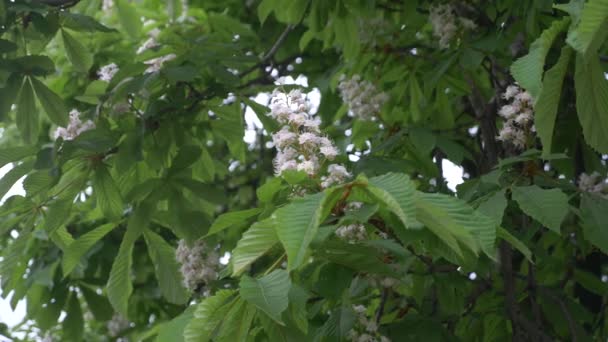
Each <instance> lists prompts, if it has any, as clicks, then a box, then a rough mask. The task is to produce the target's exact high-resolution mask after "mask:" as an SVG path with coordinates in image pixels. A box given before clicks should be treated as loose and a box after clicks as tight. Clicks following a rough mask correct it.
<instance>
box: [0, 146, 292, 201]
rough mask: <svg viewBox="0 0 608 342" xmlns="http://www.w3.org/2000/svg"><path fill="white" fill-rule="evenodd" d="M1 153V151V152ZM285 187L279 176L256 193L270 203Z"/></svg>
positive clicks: (269, 180) (260, 198) (267, 182)
mask: <svg viewBox="0 0 608 342" xmlns="http://www.w3.org/2000/svg"><path fill="white" fill-rule="evenodd" d="M0 153H1V152H0ZM282 187H283V181H282V180H281V178H279V177H273V178H270V179H268V180H267V181H266V183H264V185H262V186H261V187H259V188H258V189H257V190H256V194H257V195H258V199H259V200H260V202H262V203H270V202H272V200H273V198H274V196H275V195H276V193H277V192H279V190H281V188H282Z"/></svg>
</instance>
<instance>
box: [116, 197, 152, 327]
mask: <svg viewBox="0 0 608 342" xmlns="http://www.w3.org/2000/svg"><path fill="white" fill-rule="evenodd" d="M148 210H149V208H147V206H141V205H140V207H138V208H137V209H136V211H135V213H134V214H133V216H131V218H130V219H129V223H128V225H127V232H126V233H125V235H124V237H123V239H122V243H121V244H120V248H119V249H118V255H117V256H116V259H114V262H113V263H112V269H111V271H110V278H109V279H108V284H107V287H106V288H107V293H108V299H109V300H110V303H111V304H112V307H113V308H114V310H116V312H118V313H120V314H122V315H123V316H128V312H127V307H128V302H129V297H130V296H131V293H132V292H133V284H132V283H131V266H132V264H133V245H134V244H135V241H136V240H137V239H138V238H139V236H140V235H141V233H142V232H143V231H144V230H145V229H146V227H147V225H148V222H149V219H150V217H149V212H148Z"/></svg>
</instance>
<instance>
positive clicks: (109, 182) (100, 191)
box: [93, 164, 123, 220]
mask: <svg viewBox="0 0 608 342" xmlns="http://www.w3.org/2000/svg"><path fill="white" fill-rule="evenodd" d="M93 191H94V193H95V196H96V199H97V205H98V206H99V208H100V209H101V211H102V212H103V213H104V215H106V217H108V218H109V219H110V220H116V219H119V218H120V217H121V216H122V213H123V203H122V197H121V196H120V190H119V189H118V187H117V186H116V183H115V182H114V179H113V178H112V175H110V172H109V171H108V168H107V167H106V166H105V165H103V164H102V165H99V166H98V167H97V168H96V169H95V176H94V181H93Z"/></svg>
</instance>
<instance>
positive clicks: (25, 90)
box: [16, 78, 39, 143]
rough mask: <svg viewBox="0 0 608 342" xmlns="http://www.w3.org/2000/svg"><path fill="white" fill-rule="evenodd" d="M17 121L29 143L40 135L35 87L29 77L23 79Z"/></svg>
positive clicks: (18, 99)
mask: <svg viewBox="0 0 608 342" xmlns="http://www.w3.org/2000/svg"><path fill="white" fill-rule="evenodd" d="M16 123H17V128H19V131H20V132H21V135H22V136H23V139H24V140H25V141H26V142H28V143H32V142H34V141H35V139H36V138H37V136H38V130H39V123H38V111H37V110H36V100H35V97H34V89H32V85H31V83H30V81H29V78H26V79H25V80H23V84H22V85H21V91H20V92H19V97H18V98H17V118H16Z"/></svg>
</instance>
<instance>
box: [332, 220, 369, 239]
mask: <svg viewBox="0 0 608 342" xmlns="http://www.w3.org/2000/svg"><path fill="white" fill-rule="evenodd" d="M336 236H338V237H339V238H340V239H342V240H345V241H347V242H348V243H355V242H357V241H363V240H365V239H366V238H367V231H366V230H365V226H364V225H362V224H361V223H353V224H349V225H345V226H340V227H338V229H336Z"/></svg>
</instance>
